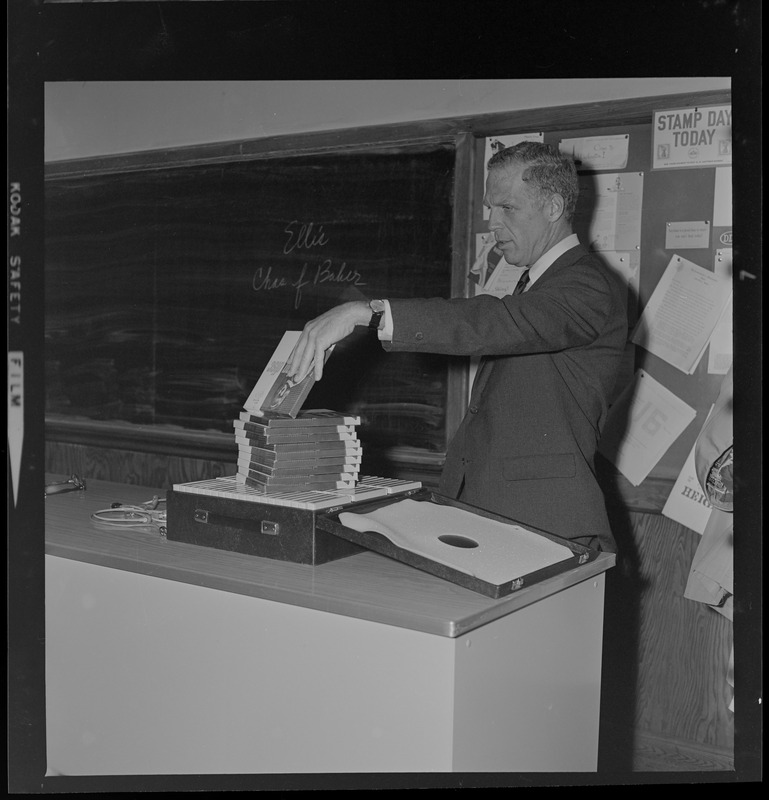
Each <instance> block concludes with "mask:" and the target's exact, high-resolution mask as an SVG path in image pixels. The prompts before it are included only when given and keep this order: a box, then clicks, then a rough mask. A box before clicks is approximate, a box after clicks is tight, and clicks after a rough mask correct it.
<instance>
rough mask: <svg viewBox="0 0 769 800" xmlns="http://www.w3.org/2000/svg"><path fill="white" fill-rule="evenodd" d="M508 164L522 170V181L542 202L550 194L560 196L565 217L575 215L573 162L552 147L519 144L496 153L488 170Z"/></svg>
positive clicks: (577, 182)
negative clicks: (517, 166) (527, 183)
mask: <svg viewBox="0 0 769 800" xmlns="http://www.w3.org/2000/svg"><path fill="white" fill-rule="evenodd" d="M511 164H520V165H523V166H524V167H525V169H524V172H523V180H524V181H527V182H529V183H530V184H531V185H532V188H534V189H535V191H536V192H537V193H538V194H539V195H540V197H542V198H543V199H544V198H545V197H547V196H550V195H553V194H559V195H561V197H563V203H564V216H565V217H566V219H567V220H570V219H571V218H572V217H573V216H574V209H575V208H576V206H577V196H578V195H579V180H578V178H577V167H576V165H575V164H574V161H573V159H571V158H569V157H568V156H564V155H563V154H562V153H561V152H559V151H558V150H557V149H556V148H555V147H553V146H552V145H549V144H543V143H542V142H519V143H518V144H514V145H513V146H512V147H506V148H504V149H503V150H498V151H497V152H496V153H494V155H493V156H492V157H491V158H490V159H489V161H488V164H487V165H486V166H487V167H488V169H490V170H491V169H495V168H504V167H506V166H508V165H511Z"/></svg>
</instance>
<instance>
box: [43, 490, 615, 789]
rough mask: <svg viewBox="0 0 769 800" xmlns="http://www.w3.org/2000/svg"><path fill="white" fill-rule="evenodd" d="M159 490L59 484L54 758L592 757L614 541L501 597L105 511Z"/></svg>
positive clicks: (364, 762)
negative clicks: (288, 555)
mask: <svg viewBox="0 0 769 800" xmlns="http://www.w3.org/2000/svg"><path fill="white" fill-rule="evenodd" d="M52 477H53V476H52ZM157 493H158V492H157V490H153V489H146V488H142V487H136V486H126V485H121V484H110V483H106V482H99V481H89V482H88V489H87V491H85V492H77V493H69V494H62V495H54V496H52V497H49V498H47V499H46V501H45V502H46V690H47V700H46V724H47V752H48V774H50V775H57V774H58V775H132V774H135V775H148V774H166V775H172V774H183V775H189V774H274V773H333V772H338V773H350V772H400V773H402V772H420V773H424V772H452V771H458V772H474V771H479V772H505V771H514V772H561V771H568V772H575V771H594V770H595V769H596V766H597V754H598V719H599V700H600V678H601V652H602V623H603V598H604V578H605V575H604V573H605V571H606V570H607V569H609V568H610V567H611V566H612V565H613V563H614V556H613V555H611V554H600V555H599V557H598V558H597V559H596V560H594V561H592V562H589V563H588V564H585V565H583V566H581V567H578V568H575V569H574V570H571V571H570V572H567V573H564V574H563V575H559V576H557V577H556V578H552V579H550V580H548V581H545V582H543V583H541V584H537V585H534V586H531V587H527V588H524V589H521V590H519V591H518V592H515V593H514V594H513V595H510V596H508V597H506V598H502V599H501V600H492V599H490V598H487V597H484V596H482V595H479V594H476V593H474V592H471V591H469V590H466V589H463V588H461V587H459V586H455V585H453V584H450V583H448V582H446V581H442V580H440V579H439V578H435V577H433V576H431V575H428V574H426V573H423V572H420V571H419V570H416V569H413V568H411V567H408V566H406V565H404V564H400V563H398V562H396V561H393V560H391V559H387V558H384V557H383V556H379V555H377V554H375V553H368V552H366V553H361V554H359V555H355V556H351V557H349V558H345V559H340V560H338V561H334V562H330V563H328V564H323V565H320V566H317V567H312V566H307V565H301V564H292V563H287V562H279V561H271V560H269V559H261V558H256V557H252V556H243V555H239V554H235V553H228V552H224V551H219V550H213V549H209V548H203V547H196V546H194V545H187V544H183V543H178V542H169V541H167V540H165V539H163V538H161V537H159V536H158V535H157V534H154V533H149V532H144V531H141V530H135V529H134V530H111V529H109V530H105V529H100V528H98V527H97V526H96V525H94V524H93V523H91V521H90V514H91V512H92V511H94V510H97V509H101V508H107V507H109V505H110V504H111V503H112V502H114V501H122V502H127V503H130V502H140V501H143V500H148V499H149V498H151V497H152V495H153V494H157Z"/></svg>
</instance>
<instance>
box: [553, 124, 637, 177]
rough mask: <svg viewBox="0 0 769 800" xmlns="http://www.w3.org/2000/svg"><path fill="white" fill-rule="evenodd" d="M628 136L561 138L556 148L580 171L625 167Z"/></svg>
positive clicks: (628, 142)
mask: <svg viewBox="0 0 769 800" xmlns="http://www.w3.org/2000/svg"><path fill="white" fill-rule="evenodd" d="M629 144H630V136H628V134H626V133H624V134H620V135H618V136H582V137H580V138H578V139H561V141H560V142H559V144H558V149H559V150H560V151H561V152H562V153H563V154H564V155H567V156H571V157H572V158H573V159H574V163H575V164H576V165H577V169H578V170H579V171H580V172H587V171H588V170H599V169H613V170H618V169H625V167H626V166H627V154H628V145H629Z"/></svg>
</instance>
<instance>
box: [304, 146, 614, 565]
mask: <svg viewBox="0 0 769 800" xmlns="http://www.w3.org/2000/svg"><path fill="white" fill-rule="evenodd" d="M488 167H489V173H488V179H487V182H486V193H485V196H484V204H485V205H486V206H487V207H488V208H489V212H490V217H489V230H490V231H492V232H493V234H494V236H495V239H496V241H497V248H498V249H499V250H501V251H502V254H503V255H504V257H505V259H506V260H507V261H508V263H510V264H514V265H517V266H522V267H527V269H526V271H525V272H524V273H523V275H522V276H521V280H520V282H519V284H518V286H517V287H516V289H515V291H514V292H513V294H511V295H507V296H505V297H502V298H498V297H494V296H491V295H479V296H477V297H472V298H454V299H449V300H447V299H443V298H430V299H410V300H390V301H382V300H372V301H371V302H370V303H366V302H365V301H354V302H351V303H345V304H343V305H341V306H337V307H336V308H333V309H331V310H330V311H328V312H326V313H325V314H322V315H321V316H319V317H318V318H316V319H315V320H312V321H311V322H309V323H307V325H306V326H305V329H304V332H303V335H302V337H301V338H300V341H299V343H298V345H297V348H296V350H295V354H294V357H293V360H292V364H291V367H290V369H293V370H294V371H296V372H298V373H300V374H301V373H302V370H303V369H306V368H308V367H309V364H310V362H311V361H312V360H313V359H314V363H315V375H316V378H320V376H321V375H322V370H323V353H324V352H325V350H326V349H327V348H328V347H330V346H331V345H332V344H334V343H336V342H338V341H340V340H341V339H343V338H344V337H345V336H347V335H348V334H350V333H351V332H352V330H353V329H354V327H355V326H356V325H367V324H368V325H370V326H371V327H374V328H376V329H377V330H378V331H379V337H380V339H381V340H382V345H383V347H384V348H385V349H386V350H390V351H394V352H397V351H410V352H429V353H443V354H451V355H465V356H483V359H482V361H481V365H480V367H479V370H478V374H477V376H476V379H475V382H474V385H473V389H472V395H471V398H470V403H469V407H468V410H467V414H466V415H465V418H464V420H463V421H462V423H461V425H460V427H459V430H458V431H457V433H456V435H455V436H454V438H453V440H452V442H451V444H450V447H449V451H448V454H447V458H446V464H445V466H444V469H443V473H442V476H441V481H440V486H439V492H440V493H441V494H444V495H446V496H448V497H451V498H457V499H460V500H461V501H462V502H465V503H468V504H471V505H474V506H478V507H480V508H484V509H487V510H489V511H492V512H495V513H498V514H502V515H504V516H506V517H509V518H511V519H515V520H517V521H519V522H521V523H523V524H528V525H531V526H534V527H538V528H542V529H544V530H547V531H550V532H551V533H555V534H558V535H559V536H563V537H565V538H568V539H573V540H576V541H578V542H579V543H581V544H585V545H587V546H590V547H595V548H598V549H602V550H609V551H613V550H614V549H615V544H614V539H613V537H612V534H611V530H610V528H609V523H608V519H607V515H606V510H605V505H604V498H603V495H602V493H601V490H600V487H599V485H598V483H597V480H596V476H595V465H594V458H595V453H596V448H597V444H598V439H599V436H600V433H601V429H602V426H603V423H604V422H605V419H606V414H607V409H608V398H609V397H610V396H611V393H612V391H613V389H614V383H615V380H616V376H617V372H618V369H619V365H620V361H621V359H622V354H623V351H624V346H625V341H626V338H627V316H626V292H625V291H624V290H623V288H622V287H621V285H620V282H619V280H618V279H617V277H616V276H615V275H614V274H613V273H612V272H611V270H609V269H608V268H607V267H606V266H605V265H603V264H602V262H600V261H599V260H598V259H597V258H595V257H594V256H593V255H592V254H591V253H590V252H589V251H588V250H587V249H586V248H585V247H583V246H582V245H581V244H580V243H579V241H578V239H577V236H576V234H574V233H573V232H572V223H571V220H572V216H573V214H574V208H575V205H576V200H577V194H578V190H579V187H578V181H577V172H576V167H575V166H574V162H573V161H572V160H571V159H569V158H566V157H564V156H562V154H560V153H559V152H558V151H557V150H556V149H555V148H552V147H551V146H549V145H545V144H541V143H538V142H522V143H520V144H518V145H515V146H513V147H509V148H506V149H504V150H501V151H499V152H497V153H495V154H494V155H493V156H492V158H491V159H490V160H489V164H488Z"/></svg>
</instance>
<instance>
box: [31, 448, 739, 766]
mask: <svg viewBox="0 0 769 800" xmlns="http://www.w3.org/2000/svg"><path fill="white" fill-rule="evenodd" d="M46 471H47V472H49V473H55V474H65V475H69V474H71V473H73V472H76V473H77V474H78V475H80V477H82V478H85V479H86V480H87V479H88V478H94V479H102V480H110V481H117V482H123V483H131V484H136V485H143V486H147V487H152V488H157V489H166V488H168V487H169V486H171V485H172V484H173V483H182V482H189V481H195V480H204V479H209V478H211V477H216V476H219V475H232V474H234V473H235V464H234V462H233V463H227V462H225V461H212V460H205V459H192V458H187V457H181V456H175V455H161V454H158V455H152V454H148V453H141V452H132V451H129V450H114V449H106V448H99V447H95V446H86V445H76V444H69V443H66V442H48V444H47V446H46ZM369 474H381V473H369ZM397 477H407V478H417V479H420V480H422V481H423V483H424V484H425V485H426V486H430V487H431V488H434V487H435V485H436V484H437V472H435V474H430V473H425V472H424V471H422V472H420V473H416V472H412V473H408V472H407V471H404V470H399V471H398V473H397ZM148 499H149V498H148ZM115 500H116V501H119V500H120V498H119V497H116V498H115ZM608 506H609V513H610V516H611V521H612V527H613V529H614V532H615V536H616V538H617V544H618V548H619V552H618V562H617V566H616V567H615V568H614V569H612V570H610V571H609V572H608V573H607V587H606V611H605V641H604V663H603V678H602V682H603V690H602V704H601V705H602V720H601V749H600V761H599V767H600V768H601V769H602V770H609V771H619V772H625V771H632V770H635V771H639V770H641V771H674V770H698V771H701V770H728V769H732V768H733V749H734V723H733V715H732V712H731V711H729V709H728V704H729V702H730V699H731V691H730V689H729V687H728V685H727V683H726V671H727V664H728V659H729V652H730V648H731V642H732V627H731V623H730V622H729V621H728V620H727V619H725V618H724V617H723V616H721V615H720V614H718V613H717V612H715V611H713V610H712V609H710V608H708V607H707V606H704V605H703V604H701V603H696V602H693V601H691V600H687V599H686V598H684V596H683V593H684V589H685V586H686V580H687V577H688V574H689V566H690V565H691V562H692V558H693V557H694V553H695V551H696V549H697V545H698V543H699V538H700V537H699V535H698V534H697V533H695V532H694V531H691V530H689V529H688V528H685V527H684V526H682V525H679V524H678V523H676V522H674V521H672V520H670V519H668V518H667V517H663V516H661V515H660V514H659V513H653V512H648V511H634V510H631V506H629V505H628V502H627V498H624V499H623V498H620V497H618V496H616V495H613V494H612V492H611V491H610V492H609V493H608Z"/></svg>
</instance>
